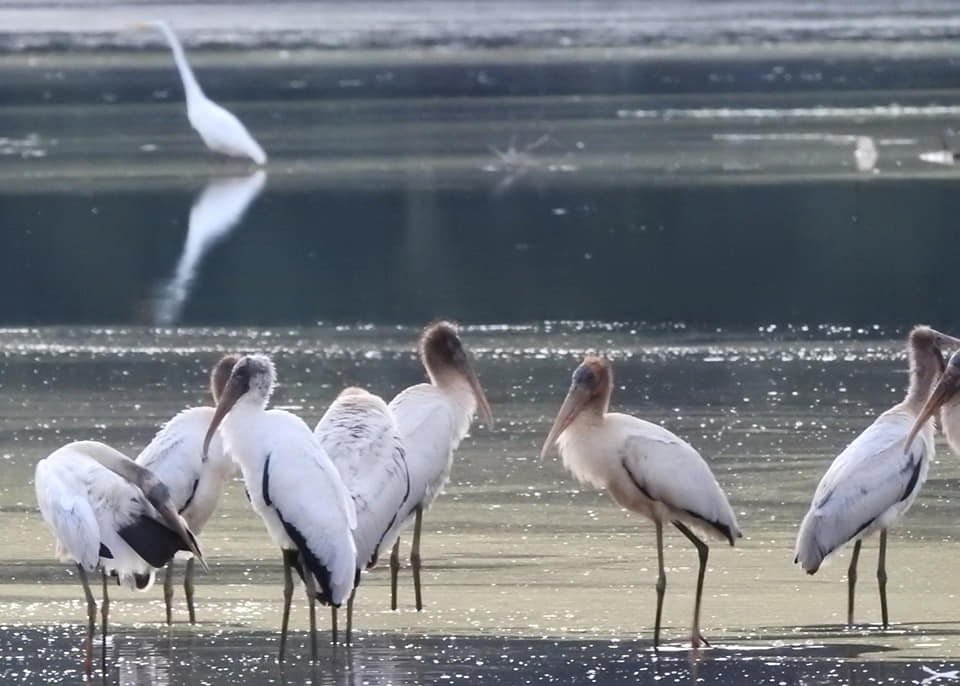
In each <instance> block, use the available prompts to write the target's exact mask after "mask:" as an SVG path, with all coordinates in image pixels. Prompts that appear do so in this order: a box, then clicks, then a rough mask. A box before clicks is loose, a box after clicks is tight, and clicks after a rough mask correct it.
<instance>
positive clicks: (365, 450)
mask: <svg viewBox="0 0 960 686" xmlns="http://www.w3.org/2000/svg"><path fill="white" fill-rule="evenodd" d="M314 433H315V434H316V436H317V438H318V439H319V441H320V445H322V446H323V448H324V450H326V451H327V455H329V456H330V459H331V460H332V461H333V464H334V465H335V466H336V468H337V471H338V472H339V473H340V477H341V478H342V479H343V485H344V486H345V487H346V489H347V491H348V492H349V493H350V496H351V497H352V498H353V504H354V506H355V508H356V512H357V526H356V528H355V529H354V530H353V540H354V542H355V543H356V546H357V578H358V579H359V578H360V576H359V574H360V572H361V571H362V570H365V569H370V568H371V567H373V566H374V565H376V563H377V560H378V559H379V557H380V555H381V553H382V552H383V551H384V550H385V549H388V548H389V541H387V540H386V537H387V534H388V533H389V532H390V529H391V528H392V527H393V526H394V524H396V523H397V521H398V520H399V518H400V516H401V514H402V512H404V511H405V507H406V504H407V500H408V499H409V497H410V473H409V471H408V470H407V461H406V455H405V450H404V447H403V441H402V439H401V438H400V431H399V429H398V428H397V424H396V422H395V421H394V418H393V413H392V412H391V411H390V409H389V408H388V407H387V404H386V403H385V402H384V401H383V399H382V398H380V397H379V396H376V395H373V394H372V393H368V392H367V391H365V390H363V389H362V388H346V389H344V390H343V391H342V392H341V393H340V395H339V396H337V399H336V400H334V401H333V404H331V405H330V407H329V408H327V411H326V412H325V413H324V415H323V417H322V418H321V419H320V421H319V422H318V423H317V426H316V428H315V429H314ZM355 595H356V589H354V592H353V593H351V594H350V598H349V600H348V601H347V644H350V643H351V642H352V635H353V600H354V596H355Z"/></svg>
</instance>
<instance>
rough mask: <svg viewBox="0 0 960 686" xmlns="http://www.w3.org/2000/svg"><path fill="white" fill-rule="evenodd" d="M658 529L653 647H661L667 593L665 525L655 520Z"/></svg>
mask: <svg viewBox="0 0 960 686" xmlns="http://www.w3.org/2000/svg"><path fill="white" fill-rule="evenodd" d="M654 524H655V525H656V529H657V566H658V570H659V575H658V576H657V619H656V622H655V623H654V625H653V647H654V648H656V647H657V646H659V645H660V616H661V615H662V614H663V596H664V594H665V593H666V591H667V573H666V572H665V571H664V569H663V524H662V523H661V522H660V520H659V519H658V520H655V521H654Z"/></svg>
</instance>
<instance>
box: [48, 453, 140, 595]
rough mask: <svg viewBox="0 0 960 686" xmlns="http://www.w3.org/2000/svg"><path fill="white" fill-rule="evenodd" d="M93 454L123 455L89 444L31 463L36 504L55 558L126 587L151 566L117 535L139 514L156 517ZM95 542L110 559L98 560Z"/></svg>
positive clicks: (134, 490) (129, 485)
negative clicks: (53, 544)
mask: <svg viewBox="0 0 960 686" xmlns="http://www.w3.org/2000/svg"><path fill="white" fill-rule="evenodd" d="M93 450H105V451H109V452H110V453H111V454H113V455H120V456H121V457H123V456H122V455H121V454H120V453H118V452H117V451H115V450H113V449H112V448H110V447H109V446H106V445H103V444H101V443H96V442H94V441H83V442H77V443H68V444H67V445H65V446H63V447H61V448H58V449H57V450H55V451H54V452H52V453H51V454H50V455H48V456H47V457H45V458H44V459H42V460H40V461H39V462H38V463H37V467H36V473H35V481H34V486H35V489H36V493H37V504H38V505H39V506H40V514H41V515H42V516H43V519H44V521H45V522H46V523H47V525H48V526H49V527H50V529H51V531H52V532H53V534H54V536H55V537H56V541H57V555H58V557H59V558H60V559H61V560H63V561H72V562H75V563H77V564H80V565H82V566H83V567H84V569H86V570H88V571H92V570H94V569H97V568H98V567H101V568H102V569H103V570H104V571H105V572H107V573H108V574H109V573H114V572H115V573H116V574H117V575H118V576H119V578H120V580H121V582H124V583H129V584H132V575H134V574H139V575H144V576H145V575H151V574H152V572H153V568H152V567H151V566H150V565H149V564H147V562H146V561H145V560H144V559H143V558H141V557H140V556H139V555H137V553H136V552H134V550H133V549H132V548H131V547H130V546H129V545H128V544H127V543H126V541H124V540H123V539H122V538H121V537H120V535H119V533H118V531H119V530H120V529H122V528H124V527H125V526H127V525H128V524H130V523H131V522H133V521H134V520H135V519H137V518H138V517H140V516H148V517H152V518H154V519H158V520H159V515H157V513H156V510H155V509H154V507H153V505H151V504H150V502H149V501H148V500H147V498H146V496H145V495H144V494H143V492H142V491H141V490H140V489H139V488H138V487H137V486H135V485H134V484H132V483H130V482H129V481H127V480H126V479H124V478H123V477H121V476H119V475H118V474H116V473H114V472H113V471H111V470H110V469H107V468H106V467H104V466H103V465H101V464H100V463H99V462H97V461H96V460H95V459H94V458H93V457H91V451H93ZM124 459H126V458H124ZM101 543H102V544H103V545H104V546H105V547H106V548H107V549H108V550H109V551H110V553H111V554H112V557H102V558H101V557H100V544H101ZM144 590H145V589H144Z"/></svg>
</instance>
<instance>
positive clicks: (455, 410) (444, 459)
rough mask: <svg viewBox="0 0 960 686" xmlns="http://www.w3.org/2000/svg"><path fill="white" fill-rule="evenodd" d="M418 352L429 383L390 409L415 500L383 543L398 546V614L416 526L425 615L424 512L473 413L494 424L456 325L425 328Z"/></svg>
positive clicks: (393, 598) (416, 564)
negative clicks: (409, 536)
mask: <svg viewBox="0 0 960 686" xmlns="http://www.w3.org/2000/svg"><path fill="white" fill-rule="evenodd" d="M419 353H420V360H421V362H422V363H423V366H424V368H425V369H426V371H427V376H428V377H429V378H430V383H421V384H417V385H415V386H410V387H409V388H406V389H404V390H403V391H401V392H400V393H399V394H397V396H396V397H395V398H394V399H393V400H391V401H390V405H389V407H390V410H391V412H393V416H394V417H395V419H396V422H397V426H398V427H399V428H400V436H401V438H402V440H403V445H404V447H405V448H406V451H407V469H408V470H409V473H410V497H409V498H408V499H407V504H406V506H405V507H404V508H403V511H402V512H401V515H400V517H399V518H398V519H397V521H396V522H395V523H394V525H393V526H392V527H391V528H390V531H389V532H388V533H387V535H386V537H385V538H384V541H385V545H390V544H391V543H392V544H393V550H392V552H391V554H390V608H391V609H393V610H396V609H397V577H398V575H399V572H400V532H401V531H402V530H403V529H404V528H405V527H407V526H408V525H409V524H410V522H413V543H412V545H411V548H410V566H411V567H412V569H413V586H414V594H415V597H416V605H417V610H418V611H420V610H422V609H423V594H422V591H421V588H420V569H421V558H420V537H421V529H422V522H423V512H424V510H426V509H427V508H428V507H430V504H431V503H432V502H433V501H434V500H436V498H437V496H439V495H440V493H441V491H442V490H443V487H444V486H445V485H446V483H447V481H448V480H449V478H450V468H451V467H452V465H453V451H454V450H456V449H457V446H459V445H460V441H462V440H463V437H464V436H466V435H467V431H469V430H470V423H471V422H472V421H473V415H474V413H475V412H476V411H477V410H478V409H479V411H480V415H481V418H482V419H483V421H484V423H486V424H487V426H491V425H492V423H493V414H492V412H491V411H490V404H489V403H488V402H487V398H486V396H485V395H484V393H483V388H482V387H481V386H480V381H479V379H477V375H476V373H475V372H474V371H473V367H472V366H471V364H470V358H469V357H468V355H467V352H466V350H464V347H463V343H461V342H460V338H459V336H458V335H457V330H456V328H455V327H454V326H453V324H451V323H449V322H444V321H441V322H436V323H435V324H431V325H430V326H428V327H427V328H426V329H424V332H423V335H422V336H421V337H420V344H419Z"/></svg>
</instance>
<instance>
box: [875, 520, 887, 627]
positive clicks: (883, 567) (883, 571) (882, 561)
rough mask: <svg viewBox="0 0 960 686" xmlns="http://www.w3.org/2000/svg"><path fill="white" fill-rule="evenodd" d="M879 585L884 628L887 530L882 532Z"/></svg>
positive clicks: (878, 562) (878, 574) (885, 617)
mask: <svg viewBox="0 0 960 686" xmlns="http://www.w3.org/2000/svg"><path fill="white" fill-rule="evenodd" d="M877 585H878V586H879V587H880V616H881V618H882V619H883V628H884V629H886V628H887V626H888V624H889V622H888V621H887V530H886V529H881V530H880V556H879V558H878V559H877Z"/></svg>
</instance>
